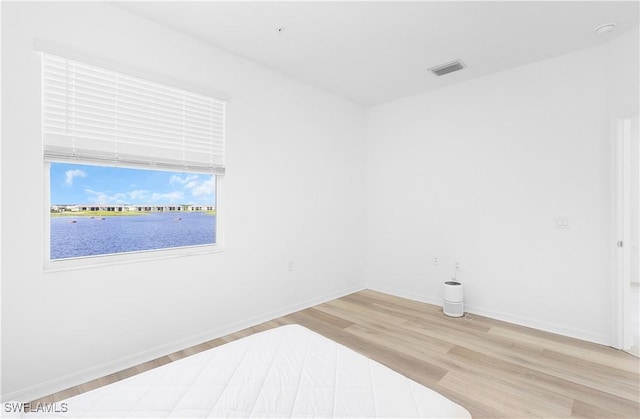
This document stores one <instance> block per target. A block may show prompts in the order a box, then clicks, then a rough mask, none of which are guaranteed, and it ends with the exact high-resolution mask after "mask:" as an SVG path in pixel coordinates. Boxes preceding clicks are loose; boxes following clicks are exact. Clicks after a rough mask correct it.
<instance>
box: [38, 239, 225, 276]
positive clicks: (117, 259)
mask: <svg viewBox="0 0 640 419" xmlns="http://www.w3.org/2000/svg"><path fill="white" fill-rule="evenodd" d="M221 252H224V247H223V246H222V245H220V244H209V245H201V246H188V247H180V248H173V249H153V250H144V251H138V252H128V253H118V254H112V255H99V256H83V257H77V258H68V259H57V260H49V261H45V262H44V272H45V273H49V272H51V273H54V272H61V271H70V270H78V269H93V268H101V267H105V266H113V265H123V264H130V263H137V262H149V261H154V260H164V259H169V258H181V257H189V256H199V255H206V254H210V253H221Z"/></svg>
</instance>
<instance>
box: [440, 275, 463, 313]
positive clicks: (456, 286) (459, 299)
mask: <svg viewBox="0 0 640 419" xmlns="http://www.w3.org/2000/svg"><path fill="white" fill-rule="evenodd" d="M463 295H464V294H463V292H462V283H461V282H458V281H447V282H445V283H444V298H443V304H442V312H443V313H444V314H446V315H447V316H450V317H462V315H463V314H464V299H463Z"/></svg>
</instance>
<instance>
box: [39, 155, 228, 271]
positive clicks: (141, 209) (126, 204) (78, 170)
mask: <svg viewBox="0 0 640 419" xmlns="http://www.w3.org/2000/svg"><path fill="white" fill-rule="evenodd" d="M215 185H216V179H215V176H214V175H211V174H202V173H180V172H168V171H161V170H142V169H130V168H122V167H108V166H93V165H84V164H69V163H56V162H53V163H51V171H50V196H51V202H50V212H51V217H50V219H51V220H50V221H51V223H50V231H51V237H50V245H51V247H50V258H51V259H52V260H55V259H65V258H73V257H83V256H95V255H107V254H115V253H124V252H135V251H142V250H154V249H168V248H176V247H185V246H197V245H210V244H215V243H216V199H215V198H216V190H215Z"/></svg>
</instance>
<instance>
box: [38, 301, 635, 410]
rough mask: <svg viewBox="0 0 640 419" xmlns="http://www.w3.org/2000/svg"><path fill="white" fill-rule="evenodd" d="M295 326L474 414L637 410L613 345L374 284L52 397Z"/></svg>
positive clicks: (625, 362) (630, 361) (628, 361)
mask: <svg viewBox="0 0 640 419" xmlns="http://www.w3.org/2000/svg"><path fill="white" fill-rule="evenodd" d="M290 323H298V324H301V325H303V326H305V327H307V328H309V329H312V330H314V331H316V332H318V333H320V334H322V335H324V336H326V337H328V338H330V339H332V340H334V341H336V342H339V343H341V344H343V345H345V346H348V347H350V348H352V349H354V350H355V351H357V352H360V353H362V354H364V355H366V356H367V357H369V358H372V359H375V360H376V361H378V362H380V363H382V364H385V365H387V366H389V367H390V368H392V369H394V370H396V371H398V372H400V373H401V374H403V375H405V376H407V377H409V378H411V379H413V380H415V381H417V382H419V383H422V384H423V385H425V386H427V387H430V388H432V389H434V390H436V391H438V392H439V393H441V394H443V395H445V396H446V397H448V398H450V399H452V400H453V401H455V402H457V403H459V404H461V405H462V406H464V407H465V408H466V409H467V410H469V412H471V414H472V415H473V416H474V417H509V418H521V417H547V418H561V417H593V418H613V417H625V418H639V417H640V404H639V403H640V400H639V399H640V387H639V381H640V378H639V372H640V371H639V369H640V360H638V359H637V358H635V357H633V356H631V355H629V354H627V353H625V352H621V351H617V350H615V349H612V348H609V347H605V346H601V345H596V344H592V343H588V342H584V341H580V340H577V339H571V338H567V337H563V336H558V335H554V334H552V333H546V332H542V331H538V330H534V329H529V328H525V327H521V326H516V325H513V324H509V323H505V322H501V321H497V320H492V319H488V318H485V317H481V316H476V315H471V318H450V317H447V316H444V315H443V314H442V310H441V308H440V307H438V306H433V305H429V304H424V303H419V302H415V301H410V300H405V299H402V298H398V297H393V296H389V295H385V294H380V293H377V292H374V291H369V290H366V291H361V292H358V293H355V294H351V295H349V296H346V297H343V298H340V299H337V300H334V301H331V302H328V303H325V304H320V305H318V306H315V307H312V308H309V309H306V310H303V311H300V312H297V313H294V314H291V315H288V316H285V317H281V318H278V319H276V320H273V321H270V322H267V323H264V324H261V325H259V326H256V327H252V328H250V329H247V330H243V331H241V332H238V333H234V334H232V335H228V336H225V337H222V338H219V339H215V340H212V341H210V342H207V343H204V344H201V345H198V346H195V347H192V348H189V349H186V350H184V351H180V352H177V353H174V354H171V355H168V356H165V357H162V358H159V359H157V360H154V361H150V362H147V363H145V364H142V365H139V366H137V367H134V368H130V369H128V370H125V371H122V372H119V373H116V374H112V375H110V376H107V377H104V378H101V379H98V380H95V381H92V382H89V383H86V384H83V385H80V386H77V387H73V388H70V389H68V390H65V391H62V392H59V393H56V394H53V395H50V396H48V397H45V398H43V399H40V400H37V401H36V402H38V401H40V402H52V401H59V400H62V399H65V398H67V397H71V396H74V395H76V394H79V393H82V392H85V391H89V390H91V389H94V388H97V387H100V386H103V385H106V384H109V383H112V382H115V381H118V380H121V379H123V378H126V377H129V376H132V375H135V374H138V373H140V372H143V371H146V370H149V369H152V368H155V367H157V366H160V365H163V364H166V363H169V362H172V361H175V360H177V359H180V358H183V357H185V356H189V355H192V354H194V353H197V352H200V351H203V350H206V349H209V348H212V347H215V346H218V345H221V344H224V343H226V342H230V341H233V340H236V339H240V338H242V337H244V336H248V335H251V334H253V333H256V332H259V331H263V330H267V329H271V328H273V327H277V326H280V325H283V324H290Z"/></svg>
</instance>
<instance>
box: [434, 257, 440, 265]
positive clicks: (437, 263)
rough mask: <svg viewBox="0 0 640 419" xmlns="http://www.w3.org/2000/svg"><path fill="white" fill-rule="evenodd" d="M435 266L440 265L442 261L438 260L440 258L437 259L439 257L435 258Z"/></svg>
mask: <svg viewBox="0 0 640 419" xmlns="http://www.w3.org/2000/svg"><path fill="white" fill-rule="evenodd" d="M433 264H434V265H440V260H438V258H437V257H434V258H433Z"/></svg>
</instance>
